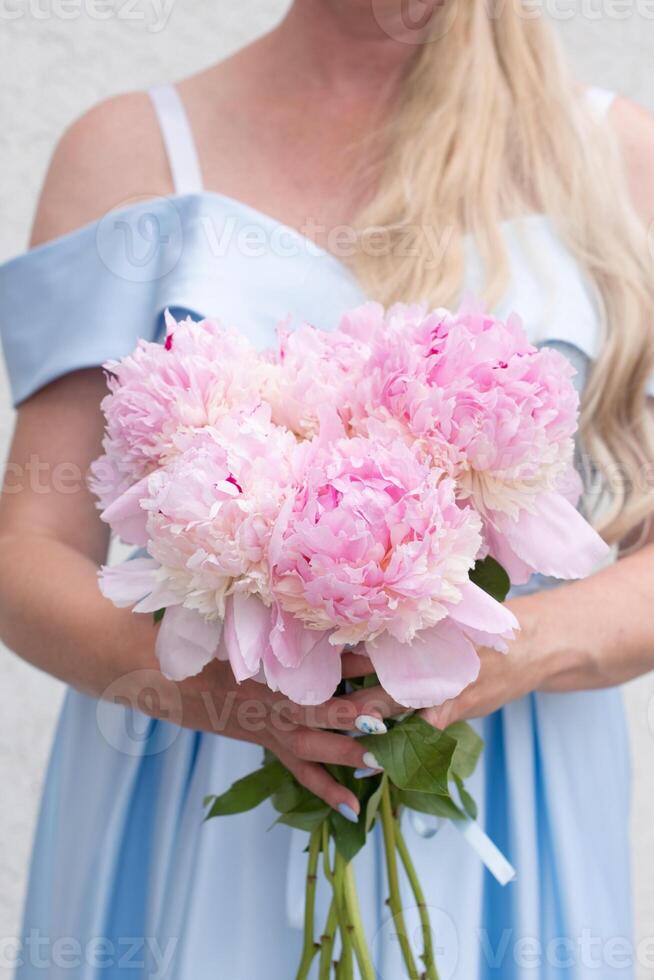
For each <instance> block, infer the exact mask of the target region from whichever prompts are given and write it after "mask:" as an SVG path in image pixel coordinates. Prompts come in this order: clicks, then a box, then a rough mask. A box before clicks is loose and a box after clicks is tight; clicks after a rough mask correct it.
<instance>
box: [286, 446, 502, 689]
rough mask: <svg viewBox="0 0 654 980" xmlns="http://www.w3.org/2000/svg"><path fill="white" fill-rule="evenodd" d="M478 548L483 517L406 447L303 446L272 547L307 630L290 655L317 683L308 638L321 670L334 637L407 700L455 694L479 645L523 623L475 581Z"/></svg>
mask: <svg viewBox="0 0 654 980" xmlns="http://www.w3.org/2000/svg"><path fill="white" fill-rule="evenodd" d="M480 544H481V535H480V520H479V518H478V516H477V515H476V514H475V513H474V512H473V511H472V510H471V509H470V508H469V507H461V506H459V505H458V504H457V501H456V499H455V487H454V483H453V481H452V480H451V479H450V478H447V477H445V478H443V477H442V476H441V474H439V473H438V472H437V471H435V470H434V469H433V468H432V467H430V466H429V465H428V464H427V463H426V462H424V461H422V460H420V458H419V457H418V456H417V455H416V454H415V453H414V452H412V451H411V449H409V448H408V447H407V446H406V445H405V443H403V442H401V441H398V440H395V441H392V442H389V443H388V444H384V443H383V442H379V441H376V440H373V439H369V438H362V437H361V438H353V439H347V438H344V437H342V438H340V439H337V440H336V441H334V442H330V441H329V439H328V438H326V437H323V438H321V439H320V440H318V441H317V442H316V444H315V445H313V446H309V447H306V450H305V459H304V475H303V478H302V480H301V482H300V484H299V486H298V490H297V492H296V497H295V501H294V502H293V503H292V504H291V502H287V504H286V505H285V507H284V509H283V510H282V512H281V513H280V518H279V522H278V527H277V529H276V531H275V533H274V535H273V537H272V539H271V543H270V548H269V554H270V562H271V575H272V591H273V595H274V599H275V600H276V602H277V603H278V604H279V606H280V608H281V609H282V610H283V611H284V612H285V613H286V614H290V615H292V617H293V618H294V619H295V620H296V621H297V620H299V621H300V622H301V623H303V624H304V626H305V631H304V632H298V631H297V626H295V627H294V629H295V633H294V634H292V635H291V636H290V637H289V640H290V643H289V644H288V645H287V652H286V656H287V663H288V664H289V665H292V664H294V663H296V662H297V663H299V664H302V666H303V667H304V673H305V674H306V680H305V684H309V686H310V687H311V689H312V690H314V691H315V690H316V689H319V690H321V691H322V690H323V689H326V686H328V685H327V682H325V686H324V688H323V687H322V686H321V685H320V684H319V683H318V681H317V680H316V679H315V677H314V674H313V671H314V670H316V669H317V667H318V664H316V665H315V667H314V665H313V664H311V663H307V661H306V660H305V659H304V657H303V656H302V653H301V651H298V649H297V648H298V644H299V643H300V642H301V641H302V639H303V638H304V637H306V636H307V634H309V635H312V634H316V633H317V634H318V635H319V636H320V637H321V640H320V643H321V649H322V651H323V652H322V661H323V662H321V668H322V669H323V670H325V669H326V668H325V667H324V658H325V657H326V656H327V653H326V651H327V649H328V644H331V645H338V646H339V647H342V645H343V644H357V643H360V642H363V643H365V644H366V647H365V649H366V652H367V653H368V655H369V656H370V658H371V659H372V662H373V665H374V666H375V669H376V670H377V672H378V674H379V677H380V681H381V683H382V684H383V686H384V688H385V689H386V690H387V691H388V692H389V693H390V694H391V695H392V697H394V698H395V700H396V701H398V702H399V703H400V704H403V705H406V706H407V707H423V706H426V705H427V704H430V705H434V704H440V703H441V702H442V701H443V700H445V699H446V698H449V697H454V696H455V694H458V693H459V692H460V691H461V690H462V689H463V688H464V687H465V686H466V685H467V684H469V683H470V682H471V681H472V680H474V679H475V677H476V676H477V672H478V669H479V658H478V656H477V653H476V650H475V646H474V643H475V642H487V643H490V644H491V645H494V646H497V647H498V648H503V649H506V640H507V639H509V638H510V637H511V636H512V635H513V630H514V629H515V628H517V625H518V624H517V622H516V620H515V618H514V617H513V615H512V614H511V613H510V612H509V611H508V610H507V609H505V608H504V607H502V606H501V605H500V604H499V603H496V602H495V601H494V600H493V599H491V598H489V597H488V596H487V595H486V594H485V593H483V592H482V591H481V590H480V589H478V588H477V587H476V586H475V585H473V584H472V583H471V582H470V580H469V574H468V573H469V570H470V568H471V567H472V565H473V564H474V562H475V559H476V556H477V554H478V551H479V547H480ZM330 630H331V632H330ZM325 640H327V642H325ZM278 659H279V657H278ZM316 660H317V658H316ZM330 682H331V681H330ZM304 703H310V702H307V701H305V702H304Z"/></svg>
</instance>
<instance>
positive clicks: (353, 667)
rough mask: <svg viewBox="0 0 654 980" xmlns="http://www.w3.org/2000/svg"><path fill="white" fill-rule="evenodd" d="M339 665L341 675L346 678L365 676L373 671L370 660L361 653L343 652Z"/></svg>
mask: <svg viewBox="0 0 654 980" xmlns="http://www.w3.org/2000/svg"><path fill="white" fill-rule="evenodd" d="M341 667H342V670H343V677H344V678H345V679H346V680H347V678H348V677H367V676H368V675H369V674H374V673H375V668H374V667H373V665H372V661H371V660H370V658H369V657H366V656H364V654H362V653H352V652H349V651H348V652H347V653H344V654H343V656H342V657H341Z"/></svg>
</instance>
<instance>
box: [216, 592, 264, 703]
mask: <svg viewBox="0 0 654 980" xmlns="http://www.w3.org/2000/svg"><path fill="white" fill-rule="evenodd" d="M271 626H272V624H271V613H270V609H268V608H267V607H266V606H264V604H263V602H262V601H261V599H259V598H258V597H257V596H252V595H242V594H241V593H238V592H237V593H236V594H235V595H234V596H232V597H231V599H230V600H229V601H228V603H227V610H226V615H225V632H224V642H225V647H226V650H227V654H228V656H229V662H230V664H231V666H232V671H233V673H234V677H235V678H236V680H237V681H238V682H239V683H240V682H241V681H244V680H248V678H250V677H255V676H256V675H257V674H258V672H259V668H260V666H261V658H262V656H263V652H264V650H265V649H266V647H267V646H268V640H269V637H270V630H271Z"/></svg>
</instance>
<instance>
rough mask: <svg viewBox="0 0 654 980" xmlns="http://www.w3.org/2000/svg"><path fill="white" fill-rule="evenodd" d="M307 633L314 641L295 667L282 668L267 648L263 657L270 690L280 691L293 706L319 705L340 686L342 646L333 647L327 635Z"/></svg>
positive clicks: (314, 632) (314, 631)
mask: <svg viewBox="0 0 654 980" xmlns="http://www.w3.org/2000/svg"><path fill="white" fill-rule="evenodd" d="M308 632H311V633H313V634H314V636H316V637H318V640H317V642H315V643H314V645H313V647H312V648H311V650H310V652H309V653H308V654H307V655H306V656H305V657H304V659H303V660H302V662H301V663H300V664H299V666H297V667H285V666H284V665H283V664H281V663H280V662H279V660H277V658H276V657H275V655H274V653H273V651H272V649H271V648H270V647H269V648H268V650H267V651H266V652H265V654H264V670H265V673H266V680H267V682H268V686H269V687H270V689H271V690H273V691H281V692H282V694H284V695H285V696H286V697H287V698H289V699H290V700H291V701H294V702H295V703H296V704H322V703H323V702H324V701H327V700H328V699H329V698H330V697H331V696H332V695H333V693H334V691H335V690H336V688H337V687H338V685H339V683H340V680H341V652H342V647H335V646H333V645H332V644H331V643H330V642H329V633H327V632H325V633H320V632H318V631H316V630H309V631H308Z"/></svg>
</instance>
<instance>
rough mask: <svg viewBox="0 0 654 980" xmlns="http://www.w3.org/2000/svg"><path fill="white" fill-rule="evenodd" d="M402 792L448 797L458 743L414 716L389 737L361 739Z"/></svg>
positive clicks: (392, 730) (392, 731)
mask: <svg viewBox="0 0 654 980" xmlns="http://www.w3.org/2000/svg"><path fill="white" fill-rule="evenodd" d="M359 742H360V744H361V745H363V746H364V747H365V748H366V749H369V750H370V751H371V752H373V753H374V754H375V756H376V757H377V759H378V760H379V763H380V764H381V766H383V768H384V770H385V772H386V773H387V775H388V777H389V779H390V780H391V781H392V782H393V783H395V785H396V786H399V787H400V789H409V790H415V791H416V792H420V793H434V794H437V795H440V796H448V795H449V789H448V783H449V771H450V765H451V762H452V757H453V755H454V751H455V749H456V745H457V743H456V739H454V738H451V737H450V736H449V735H448V734H447V733H446V732H442V731H439V730H438V729H437V728H434V727H433V726H432V725H430V724H428V723H427V722H426V721H424V720H423V719H422V718H419V717H418V716H417V715H412V716H411V717H410V718H407V719H406V721H403V722H402V723H401V724H400V725H397V726H396V727H395V728H393V729H391V731H389V732H388V733H387V734H386V735H369V736H365V737H364V738H361V739H359Z"/></svg>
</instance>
